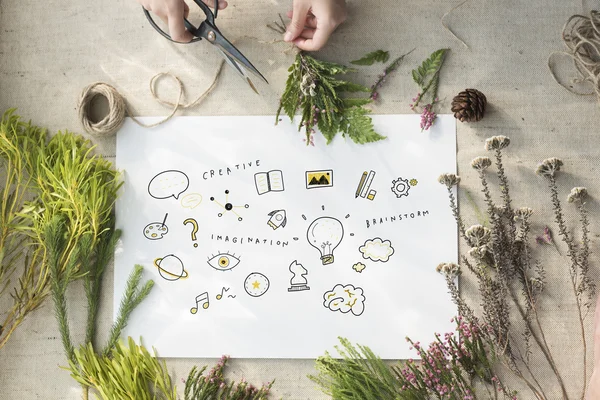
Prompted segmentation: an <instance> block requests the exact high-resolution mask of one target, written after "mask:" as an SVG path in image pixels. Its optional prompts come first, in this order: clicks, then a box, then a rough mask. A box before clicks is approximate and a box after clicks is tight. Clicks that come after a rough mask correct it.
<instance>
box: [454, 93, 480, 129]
mask: <svg viewBox="0 0 600 400" xmlns="http://www.w3.org/2000/svg"><path fill="white" fill-rule="evenodd" d="M486 104H487V99H486V98H485V95H484V94H483V93H481V92H480V91H479V90H477V89H466V90H465V91H463V92H460V93H459V94H458V96H456V97H455V98H454V99H453V100H452V112H453V113H454V118H456V119H458V120H459V121H460V122H465V121H466V122H477V121H479V120H481V118H483V114H484V113H485V106H486Z"/></svg>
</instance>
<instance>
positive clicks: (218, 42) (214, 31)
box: [195, 21, 269, 83]
mask: <svg viewBox="0 0 600 400" xmlns="http://www.w3.org/2000/svg"><path fill="white" fill-rule="evenodd" d="M195 35H196V36H202V37H203V38H206V39H207V40H208V41H209V42H210V43H212V44H213V45H215V46H217V48H219V49H220V50H221V51H222V52H223V53H225V54H227V55H228V56H229V58H230V59H232V60H233V61H235V62H236V63H237V64H238V65H240V66H241V67H243V68H245V69H246V70H248V71H250V72H252V73H253V74H255V75H256V76H258V77H259V78H261V79H262V80H263V81H265V83H269V82H268V81H267V80H266V79H265V77H264V76H263V75H262V74H261V73H260V72H259V71H258V69H256V67H254V65H252V63H251V62H250V60H248V59H247V58H246V57H245V56H244V55H243V54H242V53H241V52H240V51H239V50H238V49H237V48H236V47H235V46H234V45H233V44H231V42H230V41H229V40H227V39H226V38H225V36H223V34H222V33H221V32H220V31H219V29H218V28H217V27H216V26H215V25H212V24H210V23H209V22H208V21H204V22H203V23H202V24H201V25H200V27H199V29H198V30H197V31H196V33H195Z"/></svg>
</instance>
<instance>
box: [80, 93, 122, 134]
mask: <svg viewBox="0 0 600 400" xmlns="http://www.w3.org/2000/svg"><path fill="white" fill-rule="evenodd" d="M96 96H102V97H104V98H106V100H107V101H108V109H109V111H108V114H107V115H106V116H104V118H102V119H101V120H100V121H95V122H94V121H92V120H91V118H90V108H91V107H90V106H91V104H92V101H93V100H94V98H96ZM78 109H79V121H80V122H81V125H82V126H83V129H85V131H86V132H88V133H90V134H92V135H95V136H111V135H114V134H115V133H116V132H117V131H118V130H119V128H120V127H121V126H122V125H123V122H125V116H126V114H127V104H126V103H125V99H124V98H123V96H121V94H120V93H119V92H118V91H117V89H115V88H114V87H113V86H111V85H109V84H107V83H103V82H94V83H92V84H91V85H88V86H87V87H86V88H85V89H83V92H82V93H81V97H80V98H79V104H78Z"/></svg>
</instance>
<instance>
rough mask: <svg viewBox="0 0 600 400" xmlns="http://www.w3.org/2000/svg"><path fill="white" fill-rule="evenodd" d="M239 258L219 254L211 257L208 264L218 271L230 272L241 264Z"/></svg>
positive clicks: (227, 254) (232, 255)
mask: <svg viewBox="0 0 600 400" xmlns="http://www.w3.org/2000/svg"><path fill="white" fill-rule="evenodd" d="M240 261H241V260H240V259H239V257H236V256H235V255H234V254H229V253H219V254H217V255H215V256H211V257H209V259H208V261H207V263H208V265H210V266H211V267H213V268H214V269H216V270H217V271H229V270H232V269H234V268H235V267H236V266H237V265H238V264H239V263H240Z"/></svg>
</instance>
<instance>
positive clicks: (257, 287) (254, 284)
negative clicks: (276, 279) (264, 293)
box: [252, 281, 260, 289]
mask: <svg viewBox="0 0 600 400" xmlns="http://www.w3.org/2000/svg"><path fill="white" fill-rule="evenodd" d="M252 287H253V288H254V289H259V288H260V282H259V281H254V282H252Z"/></svg>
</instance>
